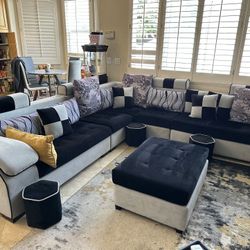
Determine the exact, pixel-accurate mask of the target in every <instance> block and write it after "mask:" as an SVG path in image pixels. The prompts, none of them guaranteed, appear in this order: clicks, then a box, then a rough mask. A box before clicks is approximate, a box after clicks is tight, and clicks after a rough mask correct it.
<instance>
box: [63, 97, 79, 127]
mask: <svg viewBox="0 0 250 250" xmlns="http://www.w3.org/2000/svg"><path fill="white" fill-rule="evenodd" d="M63 104H64V106H65V108H66V110H67V113H68V117H69V121H70V123H71V124H74V123H76V122H78V121H79V119H80V110H79V107H78V104H77V102H76V98H71V99H69V100H67V101H64V102H63Z"/></svg>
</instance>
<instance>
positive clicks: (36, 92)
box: [20, 63, 49, 101]
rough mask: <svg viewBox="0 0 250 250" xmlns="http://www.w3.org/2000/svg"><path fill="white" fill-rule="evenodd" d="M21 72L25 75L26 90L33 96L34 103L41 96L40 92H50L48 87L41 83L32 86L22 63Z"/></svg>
mask: <svg viewBox="0 0 250 250" xmlns="http://www.w3.org/2000/svg"><path fill="white" fill-rule="evenodd" d="M20 67H21V71H22V74H23V79H24V82H25V88H26V89H27V90H28V92H29V94H31V95H32V96H33V101H35V100H36V99H37V97H38V96H39V93H40V91H49V88H48V87H47V86H42V85H40V84H39V83H32V84H30V82H29V80H28V77H27V74H26V71H25V68H24V66H23V64H22V63H20Z"/></svg>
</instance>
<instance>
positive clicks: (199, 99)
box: [189, 95, 218, 120]
mask: <svg viewBox="0 0 250 250" xmlns="http://www.w3.org/2000/svg"><path fill="white" fill-rule="evenodd" d="M217 99H218V95H192V109H191V114H190V115H189V116H190V117H192V118H202V119H203V120H215V119H216V107H217Z"/></svg>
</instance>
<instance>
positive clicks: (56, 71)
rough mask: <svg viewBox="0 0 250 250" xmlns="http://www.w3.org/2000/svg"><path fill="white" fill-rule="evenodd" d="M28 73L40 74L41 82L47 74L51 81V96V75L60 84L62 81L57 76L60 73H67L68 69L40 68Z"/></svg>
mask: <svg viewBox="0 0 250 250" xmlns="http://www.w3.org/2000/svg"><path fill="white" fill-rule="evenodd" d="M27 73H28V74H30V75H38V76H39V77H40V80H39V84H41V83H42V80H43V77H44V76H47V77H48V83H49V94H50V96H51V82H50V78H51V76H52V77H54V78H55V79H56V82H57V84H58V85H59V84H60V81H59V79H58V77H57V76H58V75H65V74H66V71H65V70H61V69H50V70H44V69H38V70H33V71H28V72H27Z"/></svg>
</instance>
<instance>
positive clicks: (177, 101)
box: [147, 88, 185, 112]
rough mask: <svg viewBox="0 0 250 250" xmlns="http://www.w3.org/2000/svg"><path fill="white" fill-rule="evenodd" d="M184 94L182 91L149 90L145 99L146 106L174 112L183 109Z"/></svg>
mask: <svg viewBox="0 0 250 250" xmlns="http://www.w3.org/2000/svg"><path fill="white" fill-rule="evenodd" d="M184 101H185V93H184V92H183V91H174V90H163V89H155V88H150V90H149V91H148V97H147V106H149V107H155V108H162V109H165V110H171V111H176V112H182V111H183V109H184V103H185V102H184Z"/></svg>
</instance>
